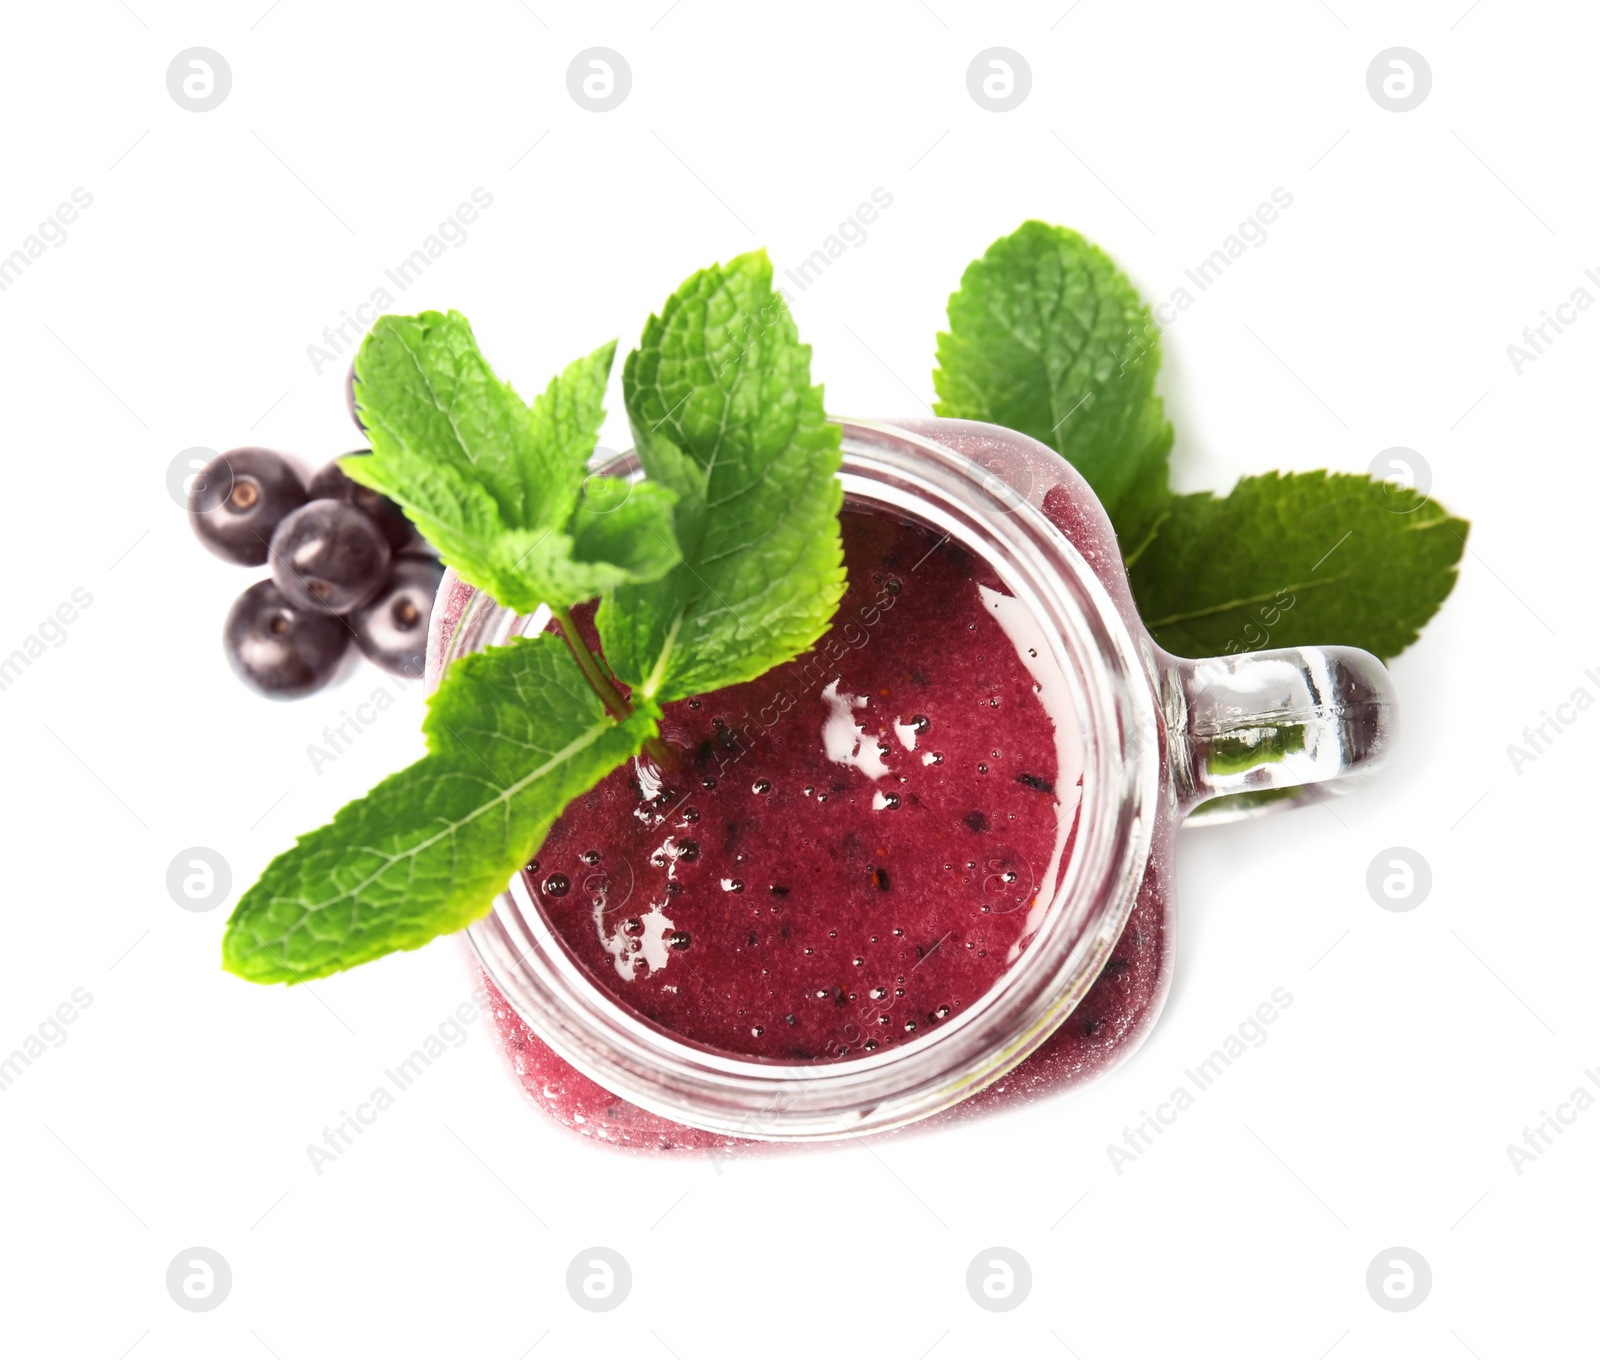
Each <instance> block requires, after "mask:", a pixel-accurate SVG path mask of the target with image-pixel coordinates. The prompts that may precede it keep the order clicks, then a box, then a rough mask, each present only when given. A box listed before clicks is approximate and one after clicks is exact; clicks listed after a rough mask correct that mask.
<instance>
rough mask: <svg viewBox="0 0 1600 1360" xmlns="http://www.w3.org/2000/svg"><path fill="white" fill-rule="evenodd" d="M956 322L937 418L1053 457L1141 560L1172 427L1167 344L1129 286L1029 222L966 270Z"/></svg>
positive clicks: (1157, 511)
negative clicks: (1019, 440)
mask: <svg viewBox="0 0 1600 1360" xmlns="http://www.w3.org/2000/svg"><path fill="white" fill-rule="evenodd" d="M949 316H950V329H949V330H948V331H945V332H942V333H941V334H940V335H939V338H938V349H937V354H938V366H937V367H936V368H935V369H934V374H933V385H934V388H935V390H936V391H937V392H938V394H939V401H938V402H937V403H936V404H935V406H934V410H935V411H936V412H937V413H938V414H939V415H941V416H955V417H960V418H963V419H967V420H986V421H989V422H991V423H993V424H996V425H1005V426H1007V427H1009V428H1010V429H1013V430H1019V431H1021V432H1022V433H1023V434H1026V435H1031V436H1032V437H1033V438H1034V439H1037V440H1039V441H1040V442H1041V443H1043V444H1047V445H1049V446H1050V447H1051V448H1053V449H1055V451H1056V452H1057V453H1059V454H1061V456H1062V457H1063V458H1065V459H1067V461H1068V462H1070V463H1071V464H1072V465H1073V466H1074V467H1075V468H1077V470H1078V471H1079V472H1080V473H1081V474H1082V475H1083V477H1084V479H1085V480H1086V481H1087V482H1088V483H1089V485H1090V486H1091V487H1092V488H1093V490H1094V493H1095V495H1096V496H1098V497H1099V498H1100V502H1101V504H1102V505H1104V506H1105V508H1106V512H1107V513H1108V514H1109V515H1110V516H1111V522H1112V524H1113V525H1115V526H1116V530H1117V538H1118V541H1119V542H1120V544H1121V546H1122V550H1123V553H1124V555H1125V556H1128V557H1133V556H1136V555H1137V554H1138V552H1139V550H1140V549H1141V548H1142V547H1143V546H1144V545H1145V544H1146V543H1147V541H1148V539H1149V537H1150V534H1151V532H1152V530H1153V529H1154V527H1155V526H1156V524H1157V523H1158V522H1159V521H1160V518H1161V516H1162V514H1163V513H1164V512H1165V508H1166V499H1167V494H1168V493H1167V455H1168V453H1169V452H1170V451H1171V448H1172V426H1171V424H1170V423H1169V422H1168V421H1167V418H1166V415H1165V413H1164V411H1163V409H1162V403H1161V399H1160V398H1159V397H1157V396H1156V395H1155V379H1156V370H1157V369H1158V368H1159V367H1160V364H1161V342H1160V333H1159V331H1158V330H1157V328H1156V326H1155V323H1154V322H1153V321H1152V320H1151V319H1150V313H1149V311H1148V309H1147V308H1146V307H1145V305H1144V303H1143V302H1142V301H1140V298H1139V294H1138V291H1137V290H1136V289H1135V288H1134V286H1133V285H1132V284H1131V283H1130V282H1129V281H1128V278H1127V276H1126V275H1125V274H1123V273H1122V271H1121V270H1119V269H1118V268H1117V267H1116V265H1115V264H1113V263H1112V261H1111V258H1110V256H1108V255H1107V254H1106V253H1105V252H1104V251H1102V250H1101V249H1100V248H1099V247H1098V246H1095V245H1093V244H1091V243H1090V242H1089V241H1086V240H1084V238H1083V237H1082V236H1080V235H1078V233H1077V232H1075V231H1069V230H1068V229H1067V228H1066V227H1055V226H1050V225H1048V224H1046V223H1044V222H1024V223H1023V224H1022V226H1021V227H1019V228H1018V229H1017V230H1016V231H1014V232H1013V233H1012V234H1011V235H1009V236H1004V237H1001V238H1000V240H998V241H996V242H995V243H994V244H993V245H992V246H990V247H989V249H988V250H987V251H985V252H984V255H983V258H982V259H979V260H974V261H973V262H972V263H971V264H970V265H968V266H967V270H966V272H965V273H964V274H963V275H962V276H961V287H960V288H959V289H958V290H957V291H956V292H955V293H953V294H951V296H950V303H949Z"/></svg>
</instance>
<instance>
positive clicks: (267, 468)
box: [189, 449, 306, 567]
mask: <svg viewBox="0 0 1600 1360" xmlns="http://www.w3.org/2000/svg"><path fill="white" fill-rule="evenodd" d="M305 503H306V484H305V483H304V482H303V481H301V480H300V474H299V473H298V472H296V471H295V470H294V468H293V467H292V466H291V465H290V463H289V461H288V459H286V458H285V457H284V456H283V455H282V454H281V453H273V452H272V450H271V449H230V450H229V451H228V452H227V453H219V454H218V455H217V456H216V457H215V458H213V459H212V460H211V461H210V462H209V463H207V464H206V465H205V467H204V468H203V469H202V470H201V472H200V474H199V475H198V476H197V477H196V478H195V479H194V482H193V483H192V484H191V485H190V488H189V524H190V526H191V527H192V528H193V529H194V532H195V537H197V538H198V539H199V540H200V541H201V542H202V543H204V544H205V545H206V547H207V548H209V549H210V550H211V551H212V552H214V553H215V554H216V555H217V556H218V557H220V558H222V559H223V560H224V561H227V562H237V563H238V564H239V565H240V566H242V567H259V566H260V565H261V564H262V563H263V562H265V561H266V560H267V552H268V549H269V547H270V545H271V543H272V534H273V531H274V530H275V529H276V528H277V527H278V525H279V524H280V523H282V521H283V519H284V517H285V516H287V515H288V514H289V513H290V512H291V511H293V510H297V509H299V507H300V506H302V505H304V504H305Z"/></svg>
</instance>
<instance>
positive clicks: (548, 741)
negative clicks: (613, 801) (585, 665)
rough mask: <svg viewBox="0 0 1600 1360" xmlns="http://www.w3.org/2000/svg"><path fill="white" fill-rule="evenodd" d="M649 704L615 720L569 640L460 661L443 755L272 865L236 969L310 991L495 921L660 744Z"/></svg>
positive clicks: (446, 713)
mask: <svg viewBox="0 0 1600 1360" xmlns="http://www.w3.org/2000/svg"><path fill="white" fill-rule="evenodd" d="M636 703H637V705H638V707H637V709H636V711H635V712H634V713H633V714H632V715H631V716H630V717H628V718H627V719H626V720H625V721H623V722H620V723H619V722H616V721H614V720H613V719H612V718H610V717H609V716H608V715H607V714H606V711H605V709H604V707H603V706H602V704H601V702H600V700H599V698H598V697H597V696H596V695H595V693H594V691H593V690H592V689H590V688H589V686H588V684H587V683H586V682H585V681H584V678H583V676H582V675H581V674H580V673H579V671H578V668H577V665H576V664H575V663H574V661H573V660H572V657H571V655H570V654H569V653H568V651H567V649H566V646H565V645H564V644H563V643H562V641H561V640H560V639H559V638H557V637H555V636H554V635H553V634H542V635H540V636H538V637H534V638H525V639H521V640H519V641H517V642H515V643H513V644H512V645H511V646H509V647H496V648H491V649H490V650H489V651H487V652H479V653H475V654H473V655H471V656H467V657H464V658H462V659H461V660H460V661H457V662H456V663H455V665H454V666H453V667H452V668H451V670H450V674H449V676H448V678H447V679H446V681H445V683H444V685H443V686H442V687H441V688H440V689H439V690H438V692H437V693H436V694H435V695H434V696H433V698H432V699H431V700H430V702H429V706H428V714H427V717H426V718H425V720H424V722H423V733H424V735H425V736H426V737H427V740H428V754H427V755H426V756H424V757H423V758H422V759H421V760H419V761H418V762H417V763H416V764H414V765H412V766H410V767H408V768H407V769H404V770H402V771H400V773H398V774H395V775H391V776H390V777H389V778H388V779H385V780H384V781H383V782H382V783H381V784H379V785H378V786H377V787H376V788H375V789H373V790H372V792H370V793H369V794H367V795H366V797H364V798H360V799H357V800H356V801H355V802H353V803H349V804H347V805H346V806H345V807H343V808H341V809H340V811H339V812H338V814H337V815H336V816H335V817H334V819H333V821H332V822H330V823H329V824H328V825H326V826H324V827H321V828H320V829H318V830H316V831H313V832H311V833H310V834H309V835H306V836H302V837H301V838H300V840H299V842H298V843H297V844H296V845H295V847H294V849H292V850H289V851H287V852H285V853H284V854H282V855H279V856H278V857H277V859H275V860H273V861H272V863H271V864H269V865H268V866H267V868H266V871H265V872H264V873H263V874H262V875H261V877H260V878H259V879H258V880H257V881H256V883H255V884H254V885H253V886H252V887H251V888H250V889H249V891H248V892H246V893H245V895H244V896H243V897H242V898H240V900H239V904H238V906H236V907H235V908H234V911H233V915H232V916H231V917H230V918H229V920H228V928H227V933H226V935H225V936H224V938H223V946H222V957H223V966H224V967H225V968H227V969H228V971H230V972H232V973H237V974H238V975H239V976H240V977H243V978H248V979H249V980H250V981H252V982H305V981H308V980H310V979H312V978H318V977H325V976H326V975H327V974H329V973H334V972H338V971H339V970H341V969H344V968H351V967H354V966H355V965H356V964H358V963H364V962H366V961H367V960H369V959H375V958H378V957H380V956H381V955H384V954H388V953H392V952H393V951H395V950H397V949H416V948H419V947H420V946H422V945H424V944H426V943H427V942H428V941H429V940H431V939H433V938H434V937H435V936H437V935H443V934H445V933H447V932H449V931H453V930H459V929H460V928H461V927H462V926H464V925H467V924H468V923H469V922H471V921H474V920H476V919H477V918H478V917H480V916H482V915H484V914H485V913H487V912H488V910H489V908H490V906H491V905H492V903H493V900H494V897H495V894H496V893H499V892H501V891H503V890H504V889H505V886H506V884H507V882H509V881H510V879H511V877H512V875H513V874H515V873H516V872H517V870H518V869H519V868H521V866H522V865H523V864H525V863H527V861H528V858H529V857H530V856H531V855H532V854H533V852H534V851H535V850H536V849H537V848H538V846H539V844H540V843H541V842H542V841H543V840H544V837H545V834H546V833H547V832H548V831H549V829H550V825H551V823H552V822H554V821H555V819H556V817H557V816H559V815H560V813H561V810H562V809H563V808H564V807H565V806H566V805H567V803H568V802H569V801H570V800H571V799H573V798H576V797H578V796H579V795H580V794H582V793H585V792H587V791H588V790H589V789H590V788H592V787H593V786H594V785H595V784H596V783H598V782H599V781H600V780H601V779H602V778H604V777H605V775H606V774H607V773H609V772H610V771H611V770H613V769H614V768H616V766H617V765H619V764H621V763H622V762H623V761H625V760H627V759H628V758H629V757H630V756H632V755H635V754H637V753H638V752H639V750H640V749H641V747H642V746H643V745H644V743H645V742H646V741H647V740H648V739H650V738H651V737H653V736H655V734H656V731H657V720H658V719H659V717H660V710H659V709H658V708H657V707H656V706H655V705H654V704H652V703H650V702H649V701H647V700H637V701H636Z"/></svg>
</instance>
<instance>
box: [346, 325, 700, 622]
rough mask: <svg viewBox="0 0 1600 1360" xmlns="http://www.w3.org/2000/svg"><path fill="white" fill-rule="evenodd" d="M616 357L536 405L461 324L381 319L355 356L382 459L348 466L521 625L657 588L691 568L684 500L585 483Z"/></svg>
mask: <svg viewBox="0 0 1600 1360" xmlns="http://www.w3.org/2000/svg"><path fill="white" fill-rule="evenodd" d="M615 349H616V345H615V343H612V344H608V345H602V346H601V347H600V348H599V349H597V350H596V351H595V352H594V353H593V354H590V355H588V356H587V357H585V358H582V359H579V360H577V361H576V362H574V363H572V364H570V365H569V366H568V367H567V369H566V371H565V372H563V373H562V374H560V375H559V376H558V377H556V378H554V379H552V380H551V382H550V385H549V387H548V388H546V389H545V391H544V393H543V394H542V395H541V396H539V397H538V399H537V400H535V402H534V403H533V405H532V407H529V406H527V405H526V404H525V403H524V402H523V400H522V398H521V397H519V396H518V395H517V394H516V392H515V391H513V390H512V388H511V386H510V384H508V383H505V382H502V381H501V380H500V379H499V378H498V377H496V376H495V373H494V371H493V370H492V369H491V368H490V367H489V364H488V361H487V360H485V359H484V357H483V355H482V354H481V353H480V352H479V350H478V345H477V341H476V340H475V339H474V338H473V334H472V327H471V326H469V325H468V324H467V319H466V318H465V317H464V316H462V315H461V314H460V313H459V312H448V313H440V312H423V313H421V314H420V315H418V316H384V317H380V318H379V319H378V322H377V324H376V325H375V326H374V327H373V328H372V331H371V333H370V334H369V335H368V336H367V338H366V340H365V341H364V342H363V344H362V346H361V352H360V353H359V354H358V355H357V357H356V404H357V409H358V411H359V414H360V417H361V421H362V424H363V425H365V426H366V428H367V432H368V434H369V436H370V438H371V440H372V454H371V456H370V457H364V458H349V459H346V460H345V461H344V462H343V463H342V464H341V466H342V467H343V468H344V470H345V472H346V473H348V474H349V476H350V477H351V478H352V479H353V480H355V481H358V482H360V483H362V484H363V485H365V486H369V487H371V488H372V489H373V490H375V491H381V492H382V493H383V494H384V495H386V496H389V497H390V498H392V499H393V500H396V501H398V502H399V503H400V505H401V506H402V508H403V509H404V510H405V512H406V514H407V515H408V516H409V517H410V518H411V520H412V521H413V522H414V523H415V524H416V526H417V528H418V529H419V530H421V532H422V535H423V537H424V538H426V539H427V540H428V541H429V542H430V543H432V544H433V545H434V547H435V548H437V549H438V550H439V555H440V557H442V558H443V559H444V561H445V562H447V563H448V564H449V565H450V566H452V567H454V568H455V569H456V571H457V572H458V573H459V574H460V576H461V578H462V579H463V580H465V581H467V582H469V583H470V584H472V585H475V586H478V587H480V588H481V589H484V590H487V591H488V592H489V593H490V594H491V595H493V596H494V597H495V599H497V600H499V601H500V603H501V604H504V605H506V606H508V607H509V608H512V609H515V610H517V611H519V612H521V613H531V612H532V611H533V610H534V609H536V608H538V606H539V605H540V604H549V605H552V606H556V607H566V606H568V605H572V604H576V603H577V602H578V601H580V600H586V599H592V598H593V597H594V596H596V595H598V594H600V593H602V592H603V591H607V590H610V589H612V588H614V587H616V586H619V585H622V584H624V583H626V582H630V581H653V580H656V579H657V578H659V577H661V576H663V575H664V574H665V573H666V572H668V571H669V570H671V568H672V567H673V565H674V564H675V563H676V562H677V561H678V552H677V547H676V544H675V542H674V539H673V534H672V527H671V524H672V512H671V506H672V493H671V491H670V490H668V489H667V488H665V487H662V486H651V485H648V484H639V485H630V484H629V483H627V482H623V481H619V480H617V479H615V478H609V477H589V476H586V468H585V464H586V461H587V459H588V458H589V456H590V454H592V453H593V452H594V447H595V441H596V439H597V438H598V437H599V432H600V424H601V421H602V419H603V418H604V415H605V411H604V407H603V405H602V402H603V400H604V397H605V387H606V377H607V375H608V374H609V373H610V371H611V360H612V355H613V353H614V351H615Z"/></svg>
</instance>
